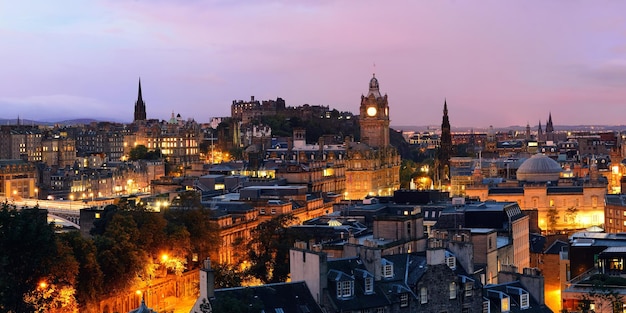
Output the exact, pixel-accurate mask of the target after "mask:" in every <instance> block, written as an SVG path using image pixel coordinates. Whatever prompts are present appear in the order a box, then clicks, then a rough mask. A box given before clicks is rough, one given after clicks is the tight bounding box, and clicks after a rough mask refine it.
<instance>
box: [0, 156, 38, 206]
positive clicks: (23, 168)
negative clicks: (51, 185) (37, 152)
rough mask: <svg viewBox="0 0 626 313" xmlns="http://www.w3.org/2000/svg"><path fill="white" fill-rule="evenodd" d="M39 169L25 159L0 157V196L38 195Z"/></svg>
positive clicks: (25, 196) (24, 196) (10, 197)
mask: <svg viewBox="0 0 626 313" xmlns="http://www.w3.org/2000/svg"><path fill="white" fill-rule="evenodd" d="M36 181H37V169H36V168H35V165H33V164H32V163H29V162H26V161H24V160H1V159H0V197H4V198H5V199H20V198H34V197H36V196H37V192H38V191H37V188H36V187H35V186H36V185H35V183H36Z"/></svg>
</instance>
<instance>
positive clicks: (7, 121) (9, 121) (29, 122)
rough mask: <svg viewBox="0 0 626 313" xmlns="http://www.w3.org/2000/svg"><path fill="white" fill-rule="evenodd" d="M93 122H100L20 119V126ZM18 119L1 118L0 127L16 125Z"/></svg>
mask: <svg viewBox="0 0 626 313" xmlns="http://www.w3.org/2000/svg"><path fill="white" fill-rule="evenodd" d="M92 122H100V121H98V120H95V119H90V118H79V119H73V120H64V121H58V122H46V121H33V120H27V119H20V124H22V125H42V126H54V125H81V124H89V123H92ZM16 124H17V119H15V118H14V119H2V118H0V125H16Z"/></svg>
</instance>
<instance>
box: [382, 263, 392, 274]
mask: <svg viewBox="0 0 626 313" xmlns="http://www.w3.org/2000/svg"><path fill="white" fill-rule="evenodd" d="M383 276H385V277H392V276H393V265H391V264H387V265H384V266H383Z"/></svg>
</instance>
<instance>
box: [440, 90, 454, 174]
mask: <svg viewBox="0 0 626 313" xmlns="http://www.w3.org/2000/svg"><path fill="white" fill-rule="evenodd" d="M440 140H441V144H440V146H439V151H438V153H437V163H438V166H437V167H438V168H437V171H438V173H439V178H440V179H441V180H447V179H448V178H449V169H450V156H451V155H452V133H451V131H450V119H449V117H448V102H447V100H445V99H444V101H443V119H442V121H441V139H440Z"/></svg>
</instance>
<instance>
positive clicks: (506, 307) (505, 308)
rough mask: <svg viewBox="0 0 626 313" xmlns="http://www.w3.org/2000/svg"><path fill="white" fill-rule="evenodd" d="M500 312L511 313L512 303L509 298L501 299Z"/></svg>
mask: <svg viewBox="0 0 626 313" xmlns="http://www.w3.org/2000/svg"><path fill="white" fill-rule="evenodd" d="M500 310H501V311H502V312H503V313H504V312H509V311H510V310H511V302H509V297H502V298H501V299H500Z"/></svg>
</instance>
